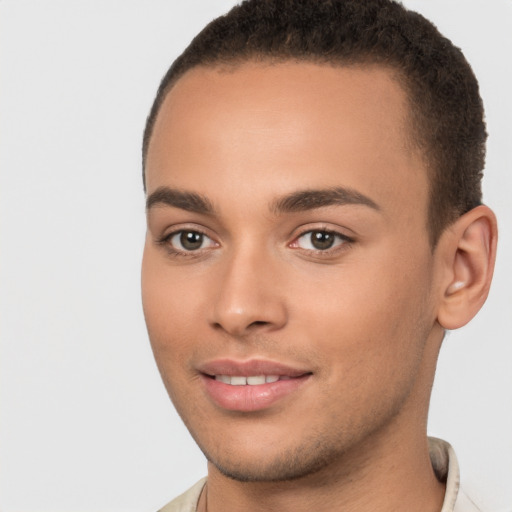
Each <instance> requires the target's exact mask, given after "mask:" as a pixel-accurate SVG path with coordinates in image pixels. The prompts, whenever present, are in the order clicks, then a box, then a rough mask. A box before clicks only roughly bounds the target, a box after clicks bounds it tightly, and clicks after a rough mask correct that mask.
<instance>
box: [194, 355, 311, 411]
mask: <svg viewBox="0 0 512 512" xmlns="http://www.w3.org/2000/svg"><path fill="white" fill-rule="evenodd" d="M200 373H201V377H202V382H203V384H204V390H205V392H206V395H207V397H208V398H209V399H210V400H211V401H212V402H213V403H214V404H215V405H216V406H217V407H220V408H221V409H225V410H229V411H241V412H252V411H260V410H263V409H267V408H270V407H272V406H274V405H275V404H277V403H279V402H281V401H282V400H284V399H285V398H287V397H292V396H293V395H295V394H296V393H297V392H298V391H299V390H300V389H301V388H302V387H303V385H304V384H305V383H306V382H307V381H309V379H310V377H311V376H312V375H313V373H312V372H311V371H307V370H305V369H302V368H294V367H290V366H287V365H283V364H280V363H276V362H272V361H265V360H251V361H242V362H240V361H233V360H229V359H224V360H216V361H211V362H209V363H207V364H205V365H203V366H202V367H201V368H200Z"/></svg>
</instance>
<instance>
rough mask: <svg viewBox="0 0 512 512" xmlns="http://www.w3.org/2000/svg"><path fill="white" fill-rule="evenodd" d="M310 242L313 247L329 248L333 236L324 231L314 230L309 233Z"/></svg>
mask: <svg viewBox="0 0 512 512" xmlns="http://www.w3.org/2000/svg"><path fill="white" fill-rule="evenodd" d="M311 243H312V244H313V247H314V248H315V249H320V250H322V249H323V250H325V249H330V248H331V247H332V244H333V243H334V236H333V235H332V234H331V233H326V232H325V231H314V232H313V233H311Z"/></svg>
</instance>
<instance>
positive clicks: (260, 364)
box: [198, 359, 311, 377]
mask: <svg viewBox="0 0 512 512" xmlns="http://www.w3.org/2000/svg"><path fill="white" fill-rule="evenodd" d="M198 370H199V371H200V372H201V373H204V374H206V375H210V376H214V375H231V376H241V377H250V376H252V375H279V376H286V377H300V376H301V375H305V374H308V373H311V371H310V370H307V369H304V368H301V367H293V366H289V365H287V364H283V363H280V362H277V361H272V360H268V359H249V360H246V361H237V360H235V359H215V360H212V361H207V362H206V363H203V364H201V365H200V366H199V367H198Z"/></svg>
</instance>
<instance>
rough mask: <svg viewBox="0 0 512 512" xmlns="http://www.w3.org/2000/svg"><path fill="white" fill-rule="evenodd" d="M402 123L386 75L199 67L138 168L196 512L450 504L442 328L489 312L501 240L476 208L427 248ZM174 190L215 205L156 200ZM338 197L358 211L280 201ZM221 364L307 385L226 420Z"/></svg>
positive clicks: (151, 305)
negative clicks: (296, 372) (443, 478)
mask: <svg viewBox="0 0 512 512" xmlns="http://www.w3.org/2000/svg"><path fill="white" fill-rule="evenodd" d="M407 114H408V106H407V99H406V96H405V94H404V92H403V90H402V89H401V87H400V86H399V85H398V83H397V82H396V81H395V80H394V79H393V78H392V75H391V73H390V72H389V70H386V69H382V68H378V67H371V68H370V67H366V68H334V67H331V66H322V65H316V64H308V63H300V64H297V63H281V64H278V65H267V64H262V63H259V64H256V63H245V64H243V65H240V66H238V67H236V68H233V69H230V70H219V69H216V68H195V69H193V70H191V71H189V72H187V74H186V75H184V76H183V77H182V78H180V80H179V81H178V82H177V83H176V85H175V86H174V87H173V89H172V90H171V92H170V93H169V94H168V96H167V98H166V100H165V102H164V104H163V106H162V109H161V111H160V113H159V115H158V118H157V121H156V125H155V129H154V132H153V136H152V139H151V142H150V146H149V151H148V155H147V162H146V180H147V181H146V183H147V193H148V198H150V204H149V206H150V207H149V208H148V214H147V220H148V231H147V238H146V245H145V250H144V258H143V267H142V292H143V305H144V313H145V317H146V322H147V326H148V332H149V336H150V340H151V343H152V347H153V351H154V354H155V358H156V361H157V364H158V367H159V370H160V372H161V375H162V378H163V381H164V383H165V386H166V388H167V390H168V392H169V395H170V397H171V399H172V401H173V403H174V405H175V406H176V408H177V410H178V412H179V413H180V415H181V417H182V419H183V420H184V422H185V423H186V425H187V427H188V428H189V430H190V432H191V434H192V435H193V437H194V439H195V440H196V442H197V443H198V444H199V446H200V447H201V449H202V450H203V452H204V453H205V455H206V456H207V458H208V460H209V464H208V476H209V480H208V488H207V492H204V493H203V495H202V497H201V503H200V509H204V508H205V507H206V504H207V506H208V510H209V511H210V512H212V511H213V512H215V511H218V510H224V511H229V510H249V511H252V510H281V511H286V510H290V511H292V510H293V511H302V510H304V511H306V510H312V509H313V508H314V509H315V510H318V511H322V510H333V509H334V508H333V507H336V509H337V510H350V511H352V510H353V511H356V510H380V511H387V510H389V511H391V510H394V511H397V510H404V511H405V510H417V504H418V503H421V504H422V506H423V507H424V508H422V510H425V511H430V510H431V511H435V510H440V509H441V504H442V501H443V494H444V487H443V485H442V484H441V483H439V482H438V481H437V480H436V478H435V476H434V473H433V471H432V468H431V465H430V461H429V457H428V448H427V441H426V420H427V411H428V402H429V396H430V389H431V386H432V381H433V376H434V371H435V365H436V360H437V355H438V351H439V348H440V345H441V342H442V338H443V335H444V327H447V326H448V327H450V328H454V327H457V326H460V325H462V324H463V323H465V322H466V321H468V320H469V318H470V316H472V314H474V312H476V311H477V310H478V308H479V307H480V305H481V303H482V302H483V300H485V296H486V294H487V290H488V283H489V282H490V274H492V260H493V250H494V249H493V248H494V247H495V238H496V237H495V232H496V230H495V221H494V217H493V216H492V212H490V211H488V209H486V208H485V207H479V209H475V210H474V211H472V212H470V214H468V215H466V216H465V217H463V218H462V219H461V220H460V221H459V222H458V223H455V224H454V226H452V227H451V228H450V229H448V230H447V231H446V233H444V234H443V236H442V238H441V240H440V241H439V244H438V245H437V247H436V250H435V251H433V250H432V248H431V246H430V244H429V237H428V230H427V226H428V219H427V206H428V199H429V195H428V194H429V191H428V180H427V175H426V166H425V163H424V160H423V158H422V155H421V154H419V153H418V151H417V150H415V149H414V144H411V143H410V141H409V139H408V137H407V134H408V133H409V129H408V115H407ZM162 187H167V188H168V189H172V190H179V191H186V192H189V193H194V194H199V195H200V196H201V197H203V198H205V199H206V200H207V202H208V205H209V206H210V207H211V210H212V211H211V212H199V211H189V210H190V209H191V207H190V201H188V202H186V201H185V203H183V202H181V203H179V204H178V203H176V200H175V197H174V199H173V200H172V201H168V200H167V199H162V195H161V194H160V198H159V197H158V196H155V194H154V193H155V192H156V191H157V190H162ZM335 187H343V188H344V189H345V190H349V191H351V192H355V193H356V194H355V195H356V197H358V198H359V199H358V200H356V201H355V202H354V201H349V202H348V203H346V204H341V203H339V202H336V204H329V205H324V206H320V207H315V208H312V207H311V206H312V205H311V204H309V206H308V207H307V208H306V209H301V208H295V209H293V208H292V209H290V208H288V209H286V208H285V209H283V208H281V209H280V208H277V207H276V205H277V206H278V205H279V204H281V206H282V205H283V198H284V197H289V196H290V195H293V194H296V193H297V192H303V191H311V190H332V189H333V188H335ZM164 195H165V194H164ZM361 196H364V197H365V198H367V199H368V200H369V201H361V200H360V198H361ZM166 197H167V196H166ZM180 197H181V196H180ZM306 197H307V194H306ZM151 198H152V201H151ZM181 199H183V198H181ZM168 203H174V206H173V205H171V204H168ZM306 203H307V200H306ZM184 205H185V206H184ZM180 230H181V232H183V230H189V231H194V232H200V233H203V234H204V238H203V242H202V245H201V247H200V248H199V249H197V250H188V251H187V250H186V248H185V247H184V246H183V245H180V237H179V234H180ZM313 230H316V231H325V230H327V231H329V232H333V233H336V234H337V235H336V236H335V242H334V247H332V248H330V249H328V250H314V247H313V246H312V245H311V236H310V233H311V231H313ZM173 233H178V235H177V236H174V237H173V236H169V235H172V234H173ZM461 241H464V243H466V246H465V248H462V249H461V247H462V242H461ZM468 255H469V256H468ZM473 255H476V256H475V257H474V258H473ZM478 258H479V259H478ZM459 281H462V282H463V285H462V286H461V285H454V283H456V282H459ZM475 283H476V284H475ZM450 286H452V288H453V290H451V289H450ZM471 290H473V292H474V293H473V295H471V293H469V292H471ZM453 297H455V299H454V298H453ZM464 304H465V308H466V309H465V310H464V313H462V312H461V311H462V309H463V307H464ZM440 318H442V322H440V320H439V319H440ZM443 322H444V323H443ZM444 324H446V325H444ZM216 358H217V359H218V358H231V359H235V360H237V361H245V360H249V359H254V358H263V359H271V360H273V361H279V362H281V363H284V364H287V365H289V366H292V367H300V368H305V369H307V370H308V372H310V376H309V378H308V379H307V381H306V382H305V383H304V384H303V385H302V386H300V388H299V389H297V390H296V391H294V392H293V393H291V394H290V395H288V396H286V397H285V398H284V399H281V400H279V401H277V402H276V403H275V404H273V405H271V406H270V407H268V408H265V409H264V410H261V411H255V412H239V411H228V410H225V409H223V408H222V407H219V406H218V405H216V404H215V403H213V402H212V400H211V398H210V397H209V396H208V394H207V393H206V392H205V390H204V386H203V383H202V381H201V377H200V372H199V370H198V368H199V367H200V366H201V365H202V364H204V363H205V362H206V361H209V360H212V359H216ZM390 468H392V471H390ZM369 489H371V492H369Z"/></svg>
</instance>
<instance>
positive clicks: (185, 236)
mask: <svg viewBox="0 0 512 512" xmlns="http://www.w3.org/2000/svg"><path fill="white" fill-rule="evenodd" d="M170 242H171V246H172V247H173V248H174V249H176V250H177V251H183V252H187V251H197V250H199V249H204V248H205V247H212V246H214V245H215V242H214V241H213V240H212V239H211V238H209V237H207V236H206V235H204V234H203V233H200V232H199V231H192V230H182V231H177V232H176V233H174V234H173V235H172V236H171V238H170Z"/></svg>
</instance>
